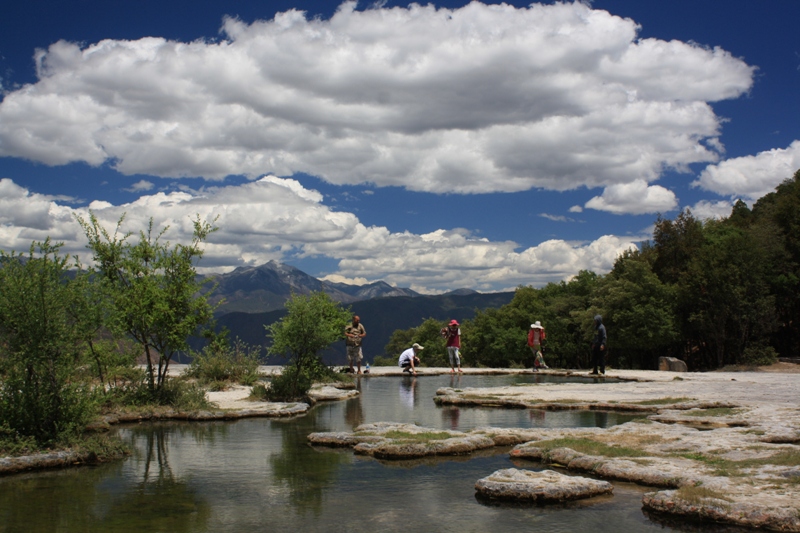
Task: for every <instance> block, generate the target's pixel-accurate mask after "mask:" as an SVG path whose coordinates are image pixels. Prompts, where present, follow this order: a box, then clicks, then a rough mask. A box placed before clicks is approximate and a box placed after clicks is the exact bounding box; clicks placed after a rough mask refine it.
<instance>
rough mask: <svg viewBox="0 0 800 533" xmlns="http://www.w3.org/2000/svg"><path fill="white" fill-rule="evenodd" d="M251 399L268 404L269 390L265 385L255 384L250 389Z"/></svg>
mask: <svg viewBox="0 0 800 533" xmlns="http://www.w3.org/2000/svg"><path fill="white" fill-rule="evenodd" d="M250 399H251V400H258V401H261V402H266V401H268V400H269V388H268V387H267V386H266V385H265V384H264V383H255V384H253V387H252V389H250Z"/></svg>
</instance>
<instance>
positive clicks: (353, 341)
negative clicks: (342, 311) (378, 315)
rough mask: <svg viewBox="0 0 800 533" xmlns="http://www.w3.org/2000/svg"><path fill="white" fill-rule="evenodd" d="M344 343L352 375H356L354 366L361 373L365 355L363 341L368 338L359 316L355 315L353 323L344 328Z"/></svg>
mask: <svg viewBox="0 0 800 533" xmlns="http://www.w3.org/2000/svg"><path fill="white" fill-rule="evenodd" d="M344 336H345V339H344V342H345V344H346V345H347V362H348V363H350V373H354V372H355V369H354V368H353V364H357V365H358V373H359V374H360V373H361V360H362V359H363V358H364V354H363V353H362V352H361V340H362V339H363V338H364V337H366V336H367V330H366V329H364V324H362V323H361V319H360V318H359V317H358V315H353V321H352V322H351V323H350V324H348V325H347V327H345V328H344Z"/></svg>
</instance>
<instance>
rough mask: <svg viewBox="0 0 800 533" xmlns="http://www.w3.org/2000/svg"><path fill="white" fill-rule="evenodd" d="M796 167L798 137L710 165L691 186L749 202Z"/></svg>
mask: <svg viewBox="0 0 800 533" xmlns="http://www.w3.org/2000/svg"><path fill="white" fill-rule="evenodd" d="M797 169H800V140H798V141H794V142H793V143H792V144H791V145H789V147H788V148H775V149H773V150H767V151H764V152H759V153H758V154H756V155H748V156H744V157H735V158H732V159H727V160H725V161H722V162H720V163H718V164H716V165H709V166H707V167H706V168H705V170H703V172H701V173H700V177H699V178H698V179H697V181H695V182H694V183H693V185H695V186H698V187H701V188H702V189H705V190H707V191H712V192H715V193H717V194H719V195H722V196H729V197H731V198H736V197H743V198H745V199H747V200H749V201H750V203H752V202H753V201H755V200H757V199H759V198H761V197H762V196H764V195H765V194H768V193H771V192H773V191H774V190H775V187H777V186H778V185H780V183H781V182H782V181H783V180H785V179H789V178H791V177H792V176H793V175H794V173H795V172H796V171H797ZM728 214H730V213H728Z"/></svg>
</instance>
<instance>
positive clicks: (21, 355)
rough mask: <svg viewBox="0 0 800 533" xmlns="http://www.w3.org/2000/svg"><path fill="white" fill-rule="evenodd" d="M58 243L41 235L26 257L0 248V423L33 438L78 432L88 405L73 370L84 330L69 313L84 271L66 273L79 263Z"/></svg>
mask: <svg viewBox="0 0 800 533" xmlns="http://www.w3.org/2000/svg"><path fill="white" fill-rule="evenodd" d="M59 248H60V245H59V244H55V245H54V244H52V243H51V242H50V240H49V239H48V240H46V241H45V242H43V243H33V244H32V245H31V248H30V251H29V254H28V255H27V257H23V256H18V255H16V254H14V253H13V252H12V254H11V255H7V254H6V253H4V252H3V253H2V254H1V255H0V257H1V260H2V266H0V375H2V378H3V382H2V385H0V425H2V426H3V427H5V428H7V429H8V430H9V431H12V432H14V433H15V434H16V435H17V436H18V437H15V438H19V439H22V440H23V441H24V439H25V438H26V437H32V438H34V439H35V441H36V442H37V443H38V444H39V445H48V444H50V443H53V442H57V441H60V440H63V439H65V438H69V437H70V436H71V435H75V434H78V433H80V432H81V431H83V428H84V427H85V426H86V423H87V422H88V421H89V420H90V419H91V418H92V416H93V415H94V413H95V411H96V398H95V394H94V393H93V391H92V389H91V387H90V386H89V384H88V383H86V382H85V381H83V380H81V379H79V377H78V374H77V369H78V368H79V365H80V364H81V363H82V358H83V356H84V354H85V352H86V350H87V345H88V343H89V341H90V340H91V334H92V333H91V329H92V328H90V327H89V326H88V325H87V324H86V323H85V320H86V317H85V316H84V315H81V314H80V313H79V312H76V311H78V310H80V309H82V308H84V307H85V301H84V298H85V293H84V292H83V290H82V289H83V287H84V286H85V277H84V275H83V274H77V275H76V277H70V276H69V275H68V270H69V268H70V267H74V268H79V265H78V264H77V263H71V262H70V261H69V259H68V258H67V257H66V256H60V255H59V253H58V252H59ZM37 250H38V251H37Z"/></svg>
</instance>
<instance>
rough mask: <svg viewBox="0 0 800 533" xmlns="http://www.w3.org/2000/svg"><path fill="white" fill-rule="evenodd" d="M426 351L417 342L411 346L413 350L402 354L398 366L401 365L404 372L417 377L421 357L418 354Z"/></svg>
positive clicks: (410, 349)
mask: <svg viewBox="0 0 800 533" xmlns="http://www.w3.org/2000/svg"><path fill="white" fill-rule="evenodd" d="M424 349H425V348H423V347H422V346H420V345H419V344H417V343H416V342H415V343H414V344H413V345H411V348H409V349H408V350H406V351H404V352H403V353H401V354H400V360H399V361H398V362H397V364H399V365H400V368H402V369H403V372H409V373H411V374H414V375H415V376H416V375H417V365H418V364H419V356H418V355H417V354H418V353H419V352H421V351H422V350H424Z"/></svg>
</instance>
